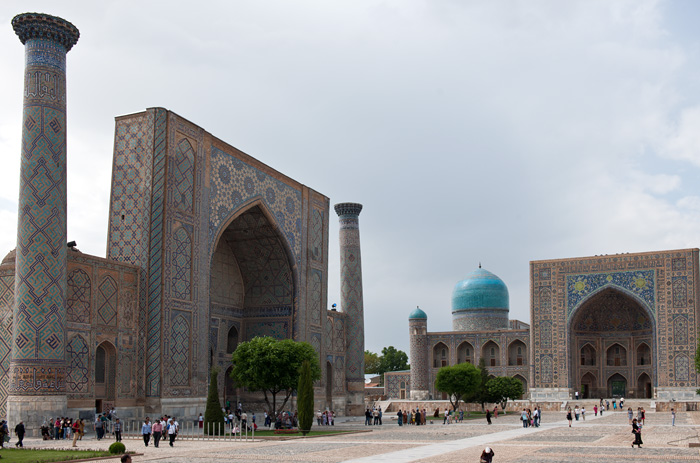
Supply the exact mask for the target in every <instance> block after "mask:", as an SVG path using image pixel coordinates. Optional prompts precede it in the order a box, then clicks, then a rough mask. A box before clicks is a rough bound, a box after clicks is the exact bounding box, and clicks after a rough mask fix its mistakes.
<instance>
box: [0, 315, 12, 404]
mask: <svg viewBox="0 0 700 463" xmlns="http://www.w3.org/2000/svg"><path fill="white" fill-rule="evenodd" d="M0 333H2V336H0V416H7V394H8V388H9V379H10V376H9V372H10V352H11V350H12V344H11V340H12V336H11V334H12V312H10V311H1V312H0Z"/></svg>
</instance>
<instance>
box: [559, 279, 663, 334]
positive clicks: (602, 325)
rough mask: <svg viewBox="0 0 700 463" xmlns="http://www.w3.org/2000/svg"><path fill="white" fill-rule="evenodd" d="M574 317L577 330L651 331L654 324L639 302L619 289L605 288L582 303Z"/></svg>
mask: <svg viewBox="0 0 700 463" xmlns="http://www.w3.org/2000/svg"><path fill="white" fill-rule="evenodd" d="M581 308H582V309H585V311H581V310H579V311H577V313H576V316H575V317H574V318H573V319H572V326H573V329H574V330H575V331H577V332H586V331H587V332H593V333H597V332H601V331H604V332H615V331H618V332H619V331H637V332H648V333H650V332H651V330H652V328H653V324H652V321H651V320H650V319H649V317H648V315H647V314H646V313H645V311H644V310H640V307H639V303H637V302H636V301H634V300H632V299H631V298H630V297H629V296H627V295H626V294H622V293H620V292H619V291H614V290H610V289H607V290H604V291H601V292H599V293H597V294H595V295H594V296H592V297H591V298H590V299H588V300H586V302H585V303H584V304H582V305H581Z"/></svg>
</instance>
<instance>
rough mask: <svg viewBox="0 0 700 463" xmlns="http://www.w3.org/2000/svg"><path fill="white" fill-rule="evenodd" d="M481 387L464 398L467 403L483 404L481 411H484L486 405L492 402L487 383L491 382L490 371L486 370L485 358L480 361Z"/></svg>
mask: <svg viewBox="0 0 700 463" xmlns="http://www.w3.org/2000/svg"><path fill="white" fill-rule="evenodd" d="M477 369H478V370H479V385H478V386H477V388H476V390H475V391H474V392H473V393H471V394H469V395H468V396H467V397H465V398H464V401H465V402H469V403H474V404H481V411H484V409H485V407H486V404H487V403H489V402H492V399H491V395H490V394H489V391H488V388H487V387H486V383H488V382H489V379H490V378H489V370H488V369H487V368H486V360H484V358H483V357H481V358H480V359H479V365H478V367H477Z"/></svg>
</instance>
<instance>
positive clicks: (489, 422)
mask: <svg viewBox="0 0 700 463" xmlns="http://www.w3.org/2000/svg"><path fill="white" fill-rule="evenodd" d="M486 422H487V423H488V424H491V410H489V409H488V408H487V409H486Z"/></svg>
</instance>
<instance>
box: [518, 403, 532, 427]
mask: <svg viewBox="0 0 700 463" xmlns="http://www.w3.org/2000/svg"><path fill="white" fill-rule="evenodd" d="M520 421H522V422H523V428H527V424H528V422H529V421H530V420H529V419H528V416H527V410H525V409H524V408H523V411H522V413H521V414H520Z"/></svg>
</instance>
